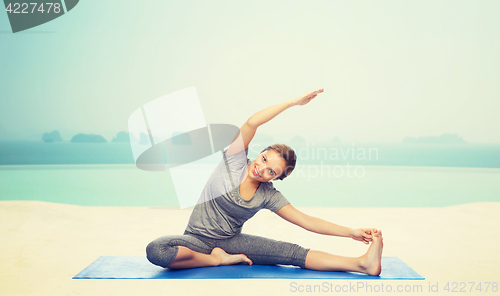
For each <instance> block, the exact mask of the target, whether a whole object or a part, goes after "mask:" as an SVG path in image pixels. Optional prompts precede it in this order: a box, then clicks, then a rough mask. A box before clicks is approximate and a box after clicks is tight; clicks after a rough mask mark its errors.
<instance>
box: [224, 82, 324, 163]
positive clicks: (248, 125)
mask: <svg viewBox="0 0 500 296" xmlns="http://www.w3.org/2000/svg"><path fill="white" fill-rule="evenodd" d="M323 91H324V90H323V89H318V90H316V91H312V92H307V93H304V94H302V95H301V96H298V97H296V98H294V99H290V100H288V101H286V102H283V103H279V104H276V105H274V106H271V107H268V108H266V109H264V110H261V111H259V112H257V113H255V114H254V115H252V116H250V118H249V119H248V120H247V121H246V122H245V123H244V124H243V126H242V127H241V128H240V131H239V133H238V135H236V136H235V139H236V140H234V139H233V142H232V143H231V145H230V146H229V149H228V151H227V154H229V155H231V154H236V153H239V152H241V151H243V150H245V149H247V148H248V145H249V144H250V142H251V141H252V139H253V137H254V135H255V132H256V131H257V128H258V127H259V126H261V125H263V124H264V123H266V122H268V121H269V120H271V119H273V118H274V117H276V116H277V115H278V114H280V113H281V112H283V111H285V110H286V109H288V108H290V107H292V106H297V105H305V104H307V103H309V102H310V101H311V100H312V99H314V98H315V97H316V96H317V95H318V93H322V92H323Z"/></svg>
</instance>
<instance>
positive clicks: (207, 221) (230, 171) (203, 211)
mask: <svg viewBox="0 0 500 296" xmlns="http://www.w3.org/2000/svg"><path fill="white" fill-rule="evenodd" d="M226 152H227V149H226V150H225V151H224V152H223V153H224V156H225V159H224V158H223V159H222V161H221V162H220V163H219V164H218V166H217V167H216V168H215V170H214V172H213V173H212V175H211V176H210V178H209V179H208V181H207V184H206V185H205V187H204V188H203V191H202V194H201V196H200V200H199V203H198V204H197V205H196V206H195V207H194V209H193V212H192V213H191V217H190V218H189V223H188V225H187V227H186V231H188V232H191V233H195V234H200V235H204V236H207V237H210V238H217V239H222V238H230V237H232V236H234V235H236V234H238V233H240V232H241V229H242V227H243V223H245V222H246V221H247V220H248V219H250V218H252V217H253V216H254V215H255V214H256V213H257V212H258V211H259V210H260V209H263V208H265V209H268V210H270V211H271V212H276V211H277V210H279V209H281V208H282V207H283V206H285V205H287V204H288V203H289V201H288V200H287V199H286V198H285V197H284V196H283V194H281V192H279V191H278V190H276V188H274V186H273V184H272V182H262V183H260V184H259V187H258V188H257V191H256V192H255V194H254V196H253V197H252V198H251V199H250V200H245V199H243V198H242V197H241V195H240V193H239V185H240V183H241V181H242V180H243V177H244V176H245V171H246V169H247V166H248V165H249V164H250V163H251V161H250V160H249V159H248V158H247V155H248V148H247V149H245V150H244V151H241V152H239V153H237V154H233V155H227V154H226ZM221 153H222V152H221Z"/></svg>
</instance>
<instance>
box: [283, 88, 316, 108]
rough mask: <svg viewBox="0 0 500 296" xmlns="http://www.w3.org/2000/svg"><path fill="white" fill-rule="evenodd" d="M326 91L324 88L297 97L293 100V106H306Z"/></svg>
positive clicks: (291, 101)
mask: <svg viewBox="0 0 500 296" xmlns="http://www.w3.org/2000/svg"><path fill="white" fill-rule="evenodd" d="M323 91H324V89H323V88H321V89H318V90H315V91H312V92H307V93H304V94H303V95H301V96H298V97H296V98H295V99H291V100H290V103H291V104H292V106H297V105H305V104H307V103H309V102H310V101H311V100H312V99H314V98H315V97H316V96H317V95H318V94H319V93H322V92H323Z"/></svg>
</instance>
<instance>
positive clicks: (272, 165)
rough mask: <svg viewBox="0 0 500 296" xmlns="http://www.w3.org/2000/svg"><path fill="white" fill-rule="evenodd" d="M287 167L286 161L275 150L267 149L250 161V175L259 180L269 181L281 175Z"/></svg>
mask: <svg viewBox="0 0 500 296" xmlns="http://www.w3.org/2000/svg"><path fill="white" fill-rule="evenodd" d="M285 169H286V161H285V160H284V159H283V158H282V157H281V155H280V154H279V153H278V152H276V151H274V150H272V149H271V150H267V151H264V152H262V153H261V154H259V156H258V157H257V158H256V159H255V160H254V161H252V163H250V167H249V174H248V175H249V176H250V178H252V179H253V180H256V181H259V182H268V181H270V180H274V179H276V178H277V177H279V176H280V175H281V173H283V172H284V171H285Z"/></svg>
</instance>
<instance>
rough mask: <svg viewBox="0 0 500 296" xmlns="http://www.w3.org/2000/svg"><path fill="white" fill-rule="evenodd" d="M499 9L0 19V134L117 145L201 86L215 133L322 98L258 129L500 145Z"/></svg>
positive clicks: (126, 12)
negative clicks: (18, 22) (174, 95)
mask: <svg viewBox="0 0 500 296" xmlns="http://www.w3.org/2000/svg"><path fill="white" fill-rule="evenodd" d="M499 11H500V1H485V0H482V1H456V0H453V1H399V0H398V1H332V0H327V1H314V0H313V1H290V0H287V1H274V0H266V1H254V0H252V1H232V0H231V1H214V0H211V1H164V0H162V1H147V2H132V1H130V2H128V1H116V0H115V1H80V3H79V4H78V5H77V6H76V7H75V8H74V9H73V10H72V11H70V12H69V13H68V14H67V15H64V16H62V17H60V18H58V19H56V20H54V21H51V22H49V23H46V24H44V25H41V26H38V27H35V28H32V29H30V30H27V31H25V32H20V33H16V34H12V33H11V31H10V25H9V22H8V17H7V12H5V11H4V12H0V53H1V55H0V71H1V72H0V73H1V76H0V124H1V125H3V126H4V128H5V129H6V130H7V131H8V132H11V133H14V132H20V131H23V130H26V129H31V130H34V131H35V132H36V131H39V132H40V133H43V132H50V131H52V130H54V129H57V130H60V131H61V133H62V136H63V138H65V140H69V138H70V137H71V136H73V135H74V133H76V132H84V133H96V134H101V135H103V136H104V137H105V138H106V139H107V140H111V138H112V136H114V135H115V134H116V133H117V132H118V131H127V130H128V126H127V121H128V117H129V116H130V115H131V113H132V112H133V111H135V110H136V109H137V108H139V107H141V106H142V105H144V104H145V103H147V102H150V101H152V100H154V99H156V98H158V97H160V96H163V95H165V94H168V93H171V92H174V91H177V90H181V89H184V88H187V87H191V86H195V87H196V89H197V92H198V95H199V99H200V101H201V104H202V107H203V111H204V114H205V119H206V121H207V122H208V123H230V124H234V125H237V126H241V124H243V123H244V122H245V120H246V119H248V117H250V116H251V115H252V114H254V113H255V112H257V111H260V110H262V109H264V108H266V107H269V106H271V105H274V104H278V103H280V102H283V101H285V100H287V99H291V98H294V97H296V96H298V95H301V94H302V93H305V92H308V91H312V90H315V89H317V88H324V89H325V92H324V93H323V94H320V95H319V96H318V97H316V98H315V99H314V100H313V101H312V102H311V103H309V104H308V105H306V106H301V107H294V108H291V109H288V110H286V111H285V112H284V113H282V114H280V115H279V116H278V117H276V118H275V119H274V120H272V121H271V122H269V123H267V124H266V125H264V126H262V127H261V128H259V132H262V133H265V134H271V135H274V136H275V137H276V138H278V139H279V137H280V136H282V137H286V136H288V135H294V134H297V135H301V136H303V137H304V138H306V139H308V140H316V139H320V140H326V141H330V140H331V139H333V138H334V137H335V136H338V137H339V138H340V139H341V140H342V141H363V142H364V141H370V142H401V141H402V139H403V138H404V137H405V136H412V137H419V136H427V135H440V134H442V133H456V134H458V135H460V136H462V137H463V138H464V139H465V140H467V141H468V142H471V143H474V142H475V143H486V142H490V143H491V142H494V143H500V133H499V132H498V130H499V127H500V116H498V111H499V107H500V86H499V83H498V81H500V55H499V54H498V53H499V52H500V18H499V17H498V12H499ZM187 116H188V114H187ZM40 135H41V134H40Z"/></svg>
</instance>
